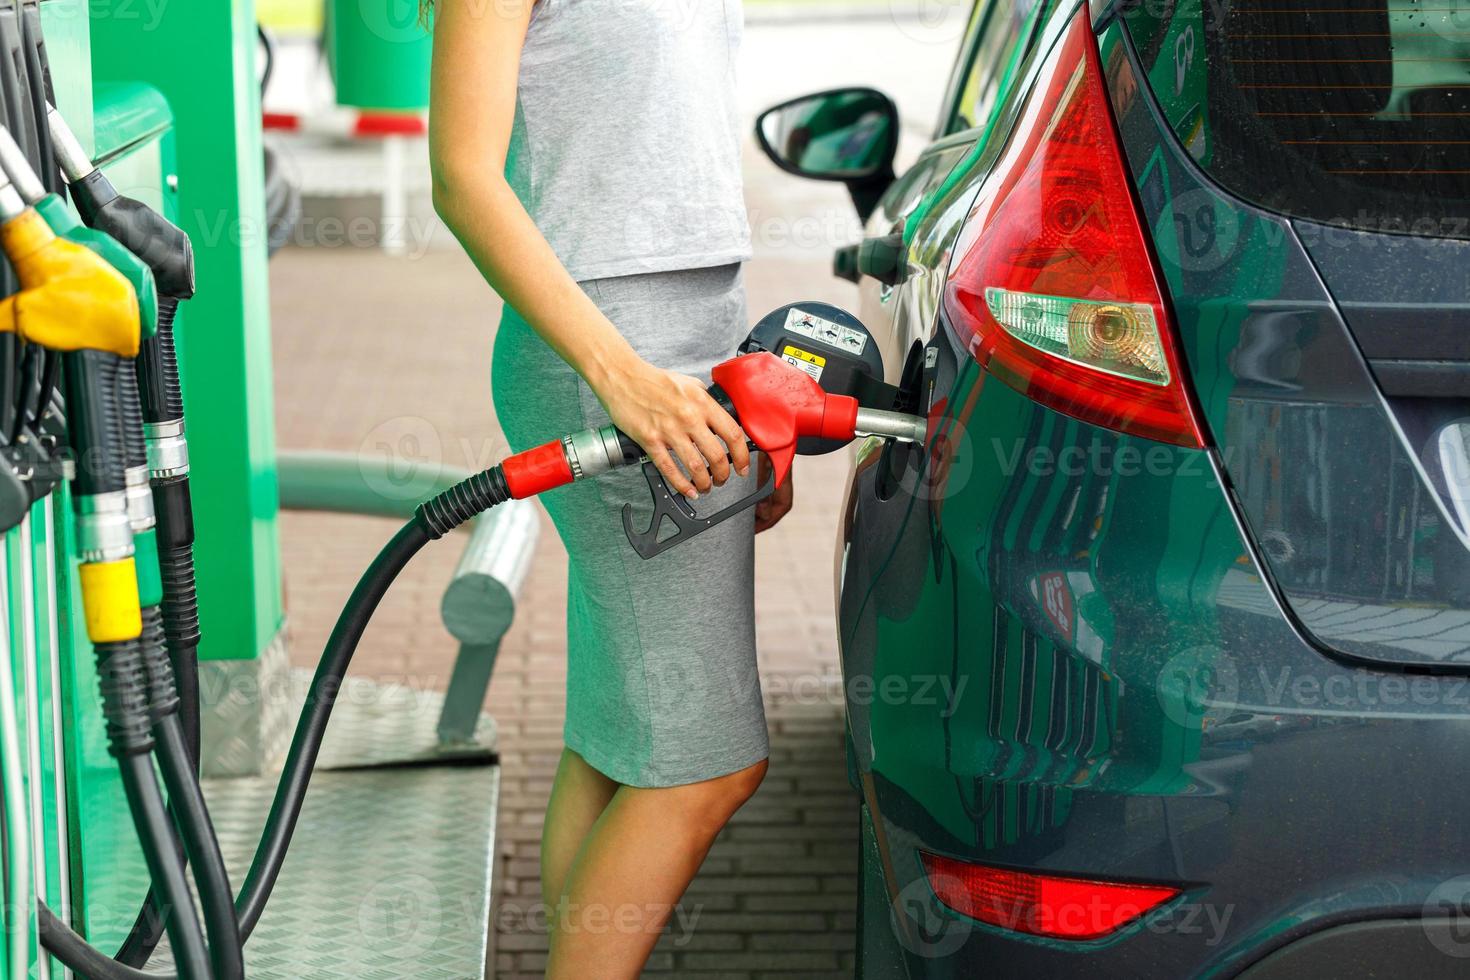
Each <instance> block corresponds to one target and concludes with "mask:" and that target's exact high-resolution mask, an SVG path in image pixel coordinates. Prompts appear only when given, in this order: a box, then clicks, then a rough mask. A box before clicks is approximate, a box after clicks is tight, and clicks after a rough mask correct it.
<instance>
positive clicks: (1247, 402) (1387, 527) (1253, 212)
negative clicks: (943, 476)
mask: <svg viewBox="0 0 1470 980" xmlns="http://www.w3.org/2000/svg"><path fill="white" fill-rule="evenodd" d="M1124 47H1125V46H1124V45H1123V44H1122V41H1121V37H1120V38H1119V41H1118V43H1117V45H1116V47H1115V48H1114V49H1113V50H1115V51H1118V52H1123V48H1124ZM1164 47H1165V49H1167V48H1168V45H1167V44H1166V45H1165V46H1164ZM1115 61H1116V63H1117V64H1119V65H1120V67H1119V69H1118V71H1120V72H1128V71H1132V70H1133V68H1132V64H1133V63H1132V61H1131V60H1129V59H1127V58H1126V57H1124V56H1123V54H1120V55H1118V56H1117V57H1116V59H1115ZM1118 88H1119V87H1118V86H1117V85H1116V84H1115V92H1117V91H1118ZM1122 88H1123V90H1124V91H1125V92H1128V93H1131V95H1132V97H1129V98H1126V99H1124V98H1115V114H1116V116H1117V118H1118V126H1119V131H1120V133H1121V134H1122V137H1123V141H1124V146H1125V149H1126V151H1127V155H1128V157H1129V160H1130V162H1131V163H1132V166H1133V171H1134V177H1135V180H1136V182H1137V185H1138V188H1139V200H1140V204H1141V206H1142V210H1143V213H1144V217H1145V219H1146V221H1147V223H1148V224H1149V226H1150V227H1151V229H1152V231H1153V234H1154V241H1155V244H1156V246H1157V251H1158V256H1159V264H1160V268H1161V270H1162V272H1163V274H1164V277H1165V279H1166V280H1167V282H1168V286H1169V291H1170V298H1171V300H1172V303H1173V308H1174V313H1175V316H1176V319H1177V321H1178V325H1179V335H1180V338H1181V340H1182V341H1183V352H1184V356H1185V361H1186V365H1187V367H1188V369H1189V372H1190V375H1191V379H1192V380H1193V382H1194V390H1195V393H1196V395H1197V397H1198V400H1199V404H1200V406H1201V407H1202V409H1203V411H1204V415H1205V419H1206V423H1207V425H1208V426H1209V428H1210V431H1211V435H1212V437H1213V440H1214V442H1215V444H1216V445H1217V446H1218V447H1219V449H1220V453H1221V458H1222V460H1223V462H1224V466H1225V469H1226V471H1227V472H1228V473H1229V475H1230V480H1231V483H1232V485H1233V486H1234V489H1235V494H1236V499H1237V501H1238V504H1239V506H1240V508H1241V510H1242V513H1243V516H1244V520H1245V523H1246V525H1247V527H1248V528H1249V529H1250V532H1251V536H1252V538H1253V540H1254V542H1255V543H1256V546H1257V547H1258V548H1259V550H1260V553H1261V554H1262V556H1263V558H1264V561H1265V564H1266V565H1267V567H1268V571H1269V573H1270V575H1271V578H1272V581H1273V583H1274V584H1275V587H1276V588H1277V589H1278V590H1279V592H1280V595H1281V597H1282V598H1283V600H1284V602H1285V604H1286V605H1287V607H1288V608H1289V610H1290V612H1291V615H1292V616H1293V618H1295V619H1296V620H1297V621H1298V622H1299V623H1300V626H1301V628H1302V629H1303V630H1304V631H1305V632H1306V633H1307V634H1309V635H1310V636H1311V638H1312V640H1313V642H1314V643H1316V644H1317V645H1319V646H1320V647H1322V648H1323V649H1327V650H1331V651H1334V652H1337V653H1340V654H1342V655H1345V656H1348V657H1351V658H1354V659H1360V660H1363V661H1380V662H1385V663H1390V664H1414V665H1435V666H1439V667H1443V666H1449V665H1454V664H1457V663H1458V664H1460V665H1470V586H1467V585H1466V582H1467V580H1470V534H1467V532H1466V530H1465V528H1464V527H1463V526H1462V518H1461V516H1460V515H1458V514H1456V513H1455V511H1454V509H1453V503H1452V501H1451V499H1450V497H1449V494H1448V493H1447V492H1444V491H1440V492H1436V489H1435V486H1436V484H1435V480H1434V479H1433V477H1432V476H1431V475H1430V473H1429V472H1428V471H1426V468H1425V462H1424V461H1423V460H1422V459H1421V455H1422V453H1423V450H1424V448H1425V443H1426V442H1428V441H1430V440H1431V439H1433V438H1434V437H1435V436H1436V434H1437V431H1438V429H1439V427H1440V426H1441V425H1443V424H1444V423H1446V422H1449V421H1451V420H1452V419H1453V418H1455V417H1456V416H1457V415H1458V414H1470V401H1466V402H1460V403H1455V402H1453V401H1450V400H1446V401H1445V404H1444V406H1443V408H1442V411H1444V410H1447V411H1449V412H1450V413H1451V414H1449V415H1447V416H1445V417H1443V418H1441V419H1440V420H1439V422H1438V423H1435V422H1430V423H1427V424H1426V425H1425V426H1424V428H1425V430H1426V431H1424V432H1423V433H1420V434H1418V437H1417V439H1415V438H1411V436H1410V433H1409V432H1407V431H1406V429H1405V424H1404V423H1405V421H1406V418H1409V417H1411V416H1406V415H1405V414H1403V413H1398V412H1396V411H1395V410H1394V409H1393V408H1392V407H1390V405H1389V403H1388V401H1387V400H1386V399H1385V397H1384V395H1383V394H1382V392H1381V391H1380V389H1379V386H1378V383H1377V381H1376V380H1375V377H1374V374H1373V371H1372V368H1371V367H1370V365H1369V362H1368V360H1367V359H1366V358H1365V357H1364V356H1363V353H1362V350H1361V349H1360V348H1359V346H1358V343H1357V341H1356V339H1355V338H1354V336H1353V333H1352V332H1351V330H1350V329H1349V325H1348V323H1347V321H1346V320H1345V319H1344V317H1343V315H1342V313H1341V311H1340V309H1339V306H1338V297H1335V296H1334V295H1333V293H1334V291H1336V292H1338V293H1340V294H1342V295H1345V296H1346V297H1348V299H1349V301H1350V304H1351V305H1349V306H1348V309H1349V312H1350V313H1353V314H1356V315H1357V316H1359V317H1364V318H1366V317H1368V316H1372V315H1374V314H1375V313H1377V314H1378V315H1380V316H1382V315H1384V313H1385V312H1387V315H1389V316H1396V317H1399V318H1403V319H1411V318H1416V317H1419V316H1423V315H1424V314H1425V312H1426V310H1428V309H1435V308H1437V309H1440V310H1446V311H1454V312H1458V313H1459V315H1460V316H1461V317H1465V316H1467V315H1470V277H1467V276H1463V275H1461V276H1452V275H1444V274H1443V273H1441V274H1440V275H1439V276H1437V277H1435V281H1434V282H1433V283H1427V282H1425V281H1424V280H1425V277H1424V276H1423V275H1422V274H1421V273H1420V272H1418V271H1417V269H1416V266H1417V267H1418V268H1429V269H1437V270H1447V269H1452V268H1455V267H1456V264H1457V263H1458V262H1463V261H1464V260H1465V257H1466V255H1467V254H1470V247H1467V246H1466V244H1465V243H1460V242H1454V241H1450V240H1426V239H1414V238H1408V237H1405V236H1394V235H1386V234H1368V233H1364V232H1360V231H1353V230H1350V229H1344V228H1328V227H1326V226H1322V225H1318V224H1314V223H1311V222H1303V221H1291V220H1289V219H1286V218H1283V217H1280V216H1278V215H1274V214H1271V213H1268V212H1265V211H1261V210H1259V209H1257V208H1254V207H1251V206H1250V205H1248V204H1245V203H1244V202H1242V201H1240V200H1239V199H1237V198H1234V197H1231V196H1230V195H1228V194H1227V193H1226V192H1224V191H1222V190H1220V189H1219V188H1218V187H1217V186H1215V185H1214V184H1212V183H1211V182H1210V181H1209V179H1208V178H1207V177H1206V176H1205V175H1204V174H1203V173H1202V172H1201V171H1200V169H1199V168H1198V167H1197V166H1196V165H1195V162H1194V160H1193V159H1192V158H1191V155H1190V151H1189V150H1188V148H1187V147H1186V146H1185V145H1183V144H1181V143H1179V142H1176V141H1175V140H1174V139H1172V138H1170V134H1171V131H1172V129H1173V128H1171V126H1170V125H1169V123H1168V122H1167V121H1166V119H1165V117H1164V115H1163V112H1164V110H1163V109H1162V107H1160V106H1159V105H1158V104H1156V103H1155V102H1154V100H1153V99H1152V98H1150V97H1149V94H1148V93H1149V92H1150V91H1151V89H1149V88H1145V87H1141V86H1138V85H1137V84H1136V83H1135V84H1125V85H1123V86H1122ZM1174 128H1177V124H1176V127H1174ZM1207 143H1208V141H1207V140H1202V141H1201V143H1200V145H1202V146H1204V145H1207ZM1465 333H1466V334H1470V331H1465ZM1408 343H1409V345H1410V346H1413V341H1412V340H1411V341H1408ZM1467 371H1470V368H1467ZM1424 412H1426V413H1427V414H1428V415H1429V416H1430V418H1431V419H1433V418H1436V417H1438V413H1436V412H1435V411H1434V410H1433V409H1426V410H1424ZM1430 460H1431V463H1430V465H1431V466H1436V465H1442V464H1440V463H1439V457H1438V456H1437V455H1435V454H1431V455H1430ZM1364 463H1369V464H1370V465H1364ZM1439 485H1440V486H1441V487H1443V486H1445V481H1444V480H1443V478H1441V480H1440V481H1439Z"/></svg>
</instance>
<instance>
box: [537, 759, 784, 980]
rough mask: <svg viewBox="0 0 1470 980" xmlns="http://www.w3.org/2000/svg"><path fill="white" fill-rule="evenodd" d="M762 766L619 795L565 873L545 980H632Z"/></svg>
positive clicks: (756, 783) (761, 774)
mask: <svg viewBox="0 0 1470 980" xmlns="http://www.w3.org/2000/svg"><path fill="white" fill-rule="evenodd" d="M765 774H766V763H765V762H764V761H761V762H758V763H756V764H755V765H753V766H751V767H749V768H747V769H742V770H740V771H739V772H736V773H732V774H730V775H728V776H721V777H720V778H718V779H710V780H706V781H704V782H701V783H691V784H689V785H687V786H672V787H669V788H667V789H639V788H637V787H633V786H622V787H619V789H618V791H617V793H616V794H614V796H613V798H612V802H611V803H609V804H608V805H607V808H606V809H604V810H603V812H602V816H600V817H598V818H597V823H596V824H595V825H594V826H593V828H592V832H591V833H590V834H589V835H588V836H587V839H586V840H585V841H584V843H583V845H582V850H581V852H580V853H578V855H577V858H576V860H575V862H574V863H573V865H572V869H571V875H570V877H568V879H567V884H566V890H565V894H566V899H567V902H566V906H565V908H564V909H557V912H559V913H560V915H559V917H558V918H557V920H556V921H555V925H554V927H553V929H552V932H551V956H550V958H549V960H548V962H547V965H546V976H547V977H548V978H551V980H584V978H586V977H597V978H598V980H617V978H624V977H626V978H629V980H633V978H636V977H637V976H638V975H639V974H640V973H641V972H642V970H643V965H644V963H645V962H646V961H647V960H648V955H649V953H651V952H652V951H653V946H654V944H655V943H656V942H657V941H658V937H659V933H660V932H661V931H662V930H663V928H664V925H665V923H667V922H668V919H669V915H670V913H671V912H672V911H673V908H674V905H675V904H676V903H677V902H678V901H679V899H680V898H682V897H683V895H684V890H685V889H686V888H688V887H689V882H690V881H691V880H693V878H694V874H695V872H697V871H698V870H699V866H700V865H701V864H703V863H704V858H705V855H706V854H708V853H709V849H710V845H711V844H713V843H714V839H715V836H716V835H717V834H718V833H719V832H720V830H721V828H723V827H724V826H725V824H726V823H727V822H728V821H729V819H730V817H732V816H733V815H734V814H735V811H736V810H738V809H740V806H741V804H743V803H744V802H745V801H746V800H748V799H750V796H751V794H752V793H754V792H755V790H756V787H758V786H759V785H760V782H761V779H762V778H763V777H764V776H765Z"/></svg>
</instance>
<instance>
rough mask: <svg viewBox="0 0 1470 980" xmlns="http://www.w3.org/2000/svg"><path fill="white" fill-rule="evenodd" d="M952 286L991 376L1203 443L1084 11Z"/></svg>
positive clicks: (1021, 127)
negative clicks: (1186, 389)
mask: <svg viewBox="0 0 1470 980" xmlns="http://www.w3.org/2000/svg"><path fill="white" fill-rule="evenodd" d="M956 254H957V255H958V256H959V259H958V261H957V262H956V264H955V267H954V270H953V272H952V273H951V275H950V279H949V283H948V285H947V287H946V291H945V309H946V310H947V312H948V313H949V318H950V323H951V325H952V326H953V328H954V330H955V332H956V333H957V334H958V336H959V338H960V340H961V341H962V342H964V343H966V344H968V346H969V349H970V352H971V353H972V354H973V355H974V356H975V358H976V359H977V360H979V362H980V363H981V364H983V365H985V366H986V367H987V368H988V369H989V370H990V372H991V373H993V374H995V375H996V376H998V377H1000V378H1001V379H1003V380H1004V381H1005V382H1006V383H1007V384H1009V385H1011V386H1012V387H1013V388H1015V389H1016V390H1017V391H1020V392H1021V393H1022V394H1025V395H1026V396H1028V397H1029V398H1032V399H1034V400H1035V401H1038V402H1041V403H1042V404H1043V405H1048V406H1050V407H1052V408H1054V409H1056V410H1057V411H1060V412H1065V413H1066V414H1068V415H1071V416H1074V417H1076V418H1080V419H1083V420H1085V421H1088V422H1093V423H1096V424H1098V425H1102V426H1106V427H1108V428H1111V429H1118V430H1121V431H1123V432H1130V433H1133V434H1135V435H1140V436H1146V437H1148V438H1150V439H1159V440H1162V441H1164V442H1172V443H1176V444H1179V445H1184V446H1203V445H1204V438H1203V436H1202V430H1201V428H1200V426H1199V424H1198V423H1197V421H1196V420H1195V416H1194V411H1193V409H1192V408H1191V406H1190V403H1189V397H1188V395H1187V393H1186V391H1185V388H1184V381H1183V377H1182V374H1181V371H1180V362H1179V358H1178V355H1177V353H1176V352H1175V349H1174V343H1173V327H1172V324H1171V323H1170V320H1169V315H1168V313H1167V311H1166V310H1165V308H1164V300H1163V295H1162V292H1161V290H1160V287H1159V280H1158V276H1157V275H1156V272H1155V269H1154V262H1153V257H1152V255H1151V254H1150V252H1149V246H1148V242H1147V240H1146V239H1145V237H1144V231H1143V228H1142V226H1141V225H1140V224H1139V219H1138V210H1137V207H1136V206H1135V204H1134V200H1133V191H1132V186H1131V184H1130V183H1129V178H1128V174H1127V171H1126V169H1125V167H1124V164H1123V151H1122V148H1121V146H1120V145H1119V143H1118V136H1117V133H1116V131H1115V130H1114V127H1113V122H1112V115H1111V109H1110V108H1109V106H1108V97H1107V90H1106V88H1105V86H1104V82H1103V75H1102V70H1101V68H1100V67H1099V63H1098V53H1097V42H1096V41H1095V40H1094V39H1093V37H1092V30H1091V24H1090V22H1089V20H1088V16H1087V8H1085V7H1084V8H1083V9H1081V10H1079V11H1078V12H1077V17H1076V19H1075V20H1074V21H1073V22H1072V24H1071V26H1070V27H1069V28H1068V29H1067V33H1066V34H1065V35H1064V36H1063V37H1062V38H1061V40H1060V41H1059V42H1058V43H1057V45H1056V47H1055V48H1054V49H1053V50H1052V52H1051V53H1050V54H1049V55H1048V56H1047V61H1046V64H1045V65H1044V66H1043V68H1042V71H1041V73H1040V76H1039V77H1038V79H1037V82H1036V86H1035V88H1034V89H1033V90H1032V92H1031V94H1030V96H1028V100H1027V104H1026V106H1025V109H1024V110H1023V111H1022V113H1021V116H1020V118H1019V120H1018V121H1017V123H1016V129H1015V132H1014V133H1013V134H1012V137H1011V142H1010V145H1009V146H1007V148H1006V150H1005V153H1004V155H1003V156H1002V157H1001V159H1000V161H999V162H998V163H997V164H996V166H995V169H994V170H993V171H992V172H991V174H990V176H989V177H988V178H987V179H986V181H985V185H984V186H983V187H982V188H981V191H980V194H979V196H978V198H977V199H976V203H975V206H974V208H973V209H972V211H971V213H970V217H969V221H968V223H967V225H966V229H965V233H964V235H963V237H962V239H961V241H960V244H959V247H958V248H957V250H956Z"/></svg>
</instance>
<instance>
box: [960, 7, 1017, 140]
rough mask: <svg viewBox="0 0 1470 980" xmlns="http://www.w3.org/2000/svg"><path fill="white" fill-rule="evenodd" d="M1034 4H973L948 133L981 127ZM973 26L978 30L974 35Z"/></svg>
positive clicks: (987, 115) (993, 103) (987, 117)
mask: <svg viewBox="0 0 1470 980" xmlns="http://www.w3.org/2000/svg"><path fill="white" fill-rule="evenodd" d="M1035 6H1036V0H981V2H979V3H977V4H976V5H975V12H974V14H973V15H972V18H973V21H972V26H971V29H970V36H973V37H974V40H973V42H971V43H972V44H973V48H971V49H970V50H971V51H972V52H973V54H972V57H971V58H970V64H969V68H968V69H967V70H966V71H965V75H964V78H963V79H962V81H961V83H960V87H959V100H958V102H957V103H956V105H955V113H954V118H953V119H952V120H951V122H950V126H949V131H950V132H951V133H955V132H959V131H960V130H962V129H970V128H973V127H975V126H982V125H984V124H985V123H986V122H987V121H988V120H989V119H990V111H991V109H993V108H994V107H995V97H996V94H997V93H998V92H999V91H1000V83H1001V81H1002V80H1003V79H1004V78H1005V73H1006V66H1007V65H1008V64H1010V62H1011V58H1012V54H1013V53H1014V52H1015V51H1016V46H1017V45H1018V44H1019V43H1020V41H1021V38H1022V36H1023V34H1024V32H1025V28H1026V25H1027V23H1028V21H1029V18H1030V15H1031V11H1032V9H1033V8H1035ZM977 26H978V32H979V33H978V35H975V34H974V32H975V31H976V30H977Z"/></svg>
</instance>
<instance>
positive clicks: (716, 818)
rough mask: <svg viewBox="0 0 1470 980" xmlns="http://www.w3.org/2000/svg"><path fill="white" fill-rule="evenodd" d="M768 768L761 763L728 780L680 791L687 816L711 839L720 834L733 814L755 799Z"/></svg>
mask: <svg viewBox="0 0 1470 980" xmlns="http://www.w3.org/2000/svg"><path fill="white" fill-rule="evenodd" d="M768 765H769V764H768V762H767V761H766V760H765V759H762V760H761V761H760V762H757V763H756V764H755V765H753V766H747V767H746V768H744V769H741V770H739V771H738V772H732V773H730V774H729V775H728V776H719V777H717V778H715V779H708V780H705V781H704V782H701V783H693V784H691V785H689V786H682V787H680V790H681V791H682V794H683V795H684V797H685V809H686V812H688V813H689V814H690V816H691V817H692V818H693V820H694V822H695V823H697V824H698V825H699V826H700V827H701V828H702V829H704V830H705V831H706V832H707V833H708V834H709V835H710V836H713V835H715V834H717V833H719V831H720V829H721V828H722V827H724V826H725V824H726V823H727V822H728V821H729V819H730V818H731V817H732V816H734V815H735V811H736V810H739V809H740V808H741V807H742V806H744V805H745V802H746V801H747V800H749V799H750V798H751V797H752V796H754V795H755V791H756V790H757V789H759V788H760V785H761V780H763V779H765V777H766V769H767V768H768Z"/></svg>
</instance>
